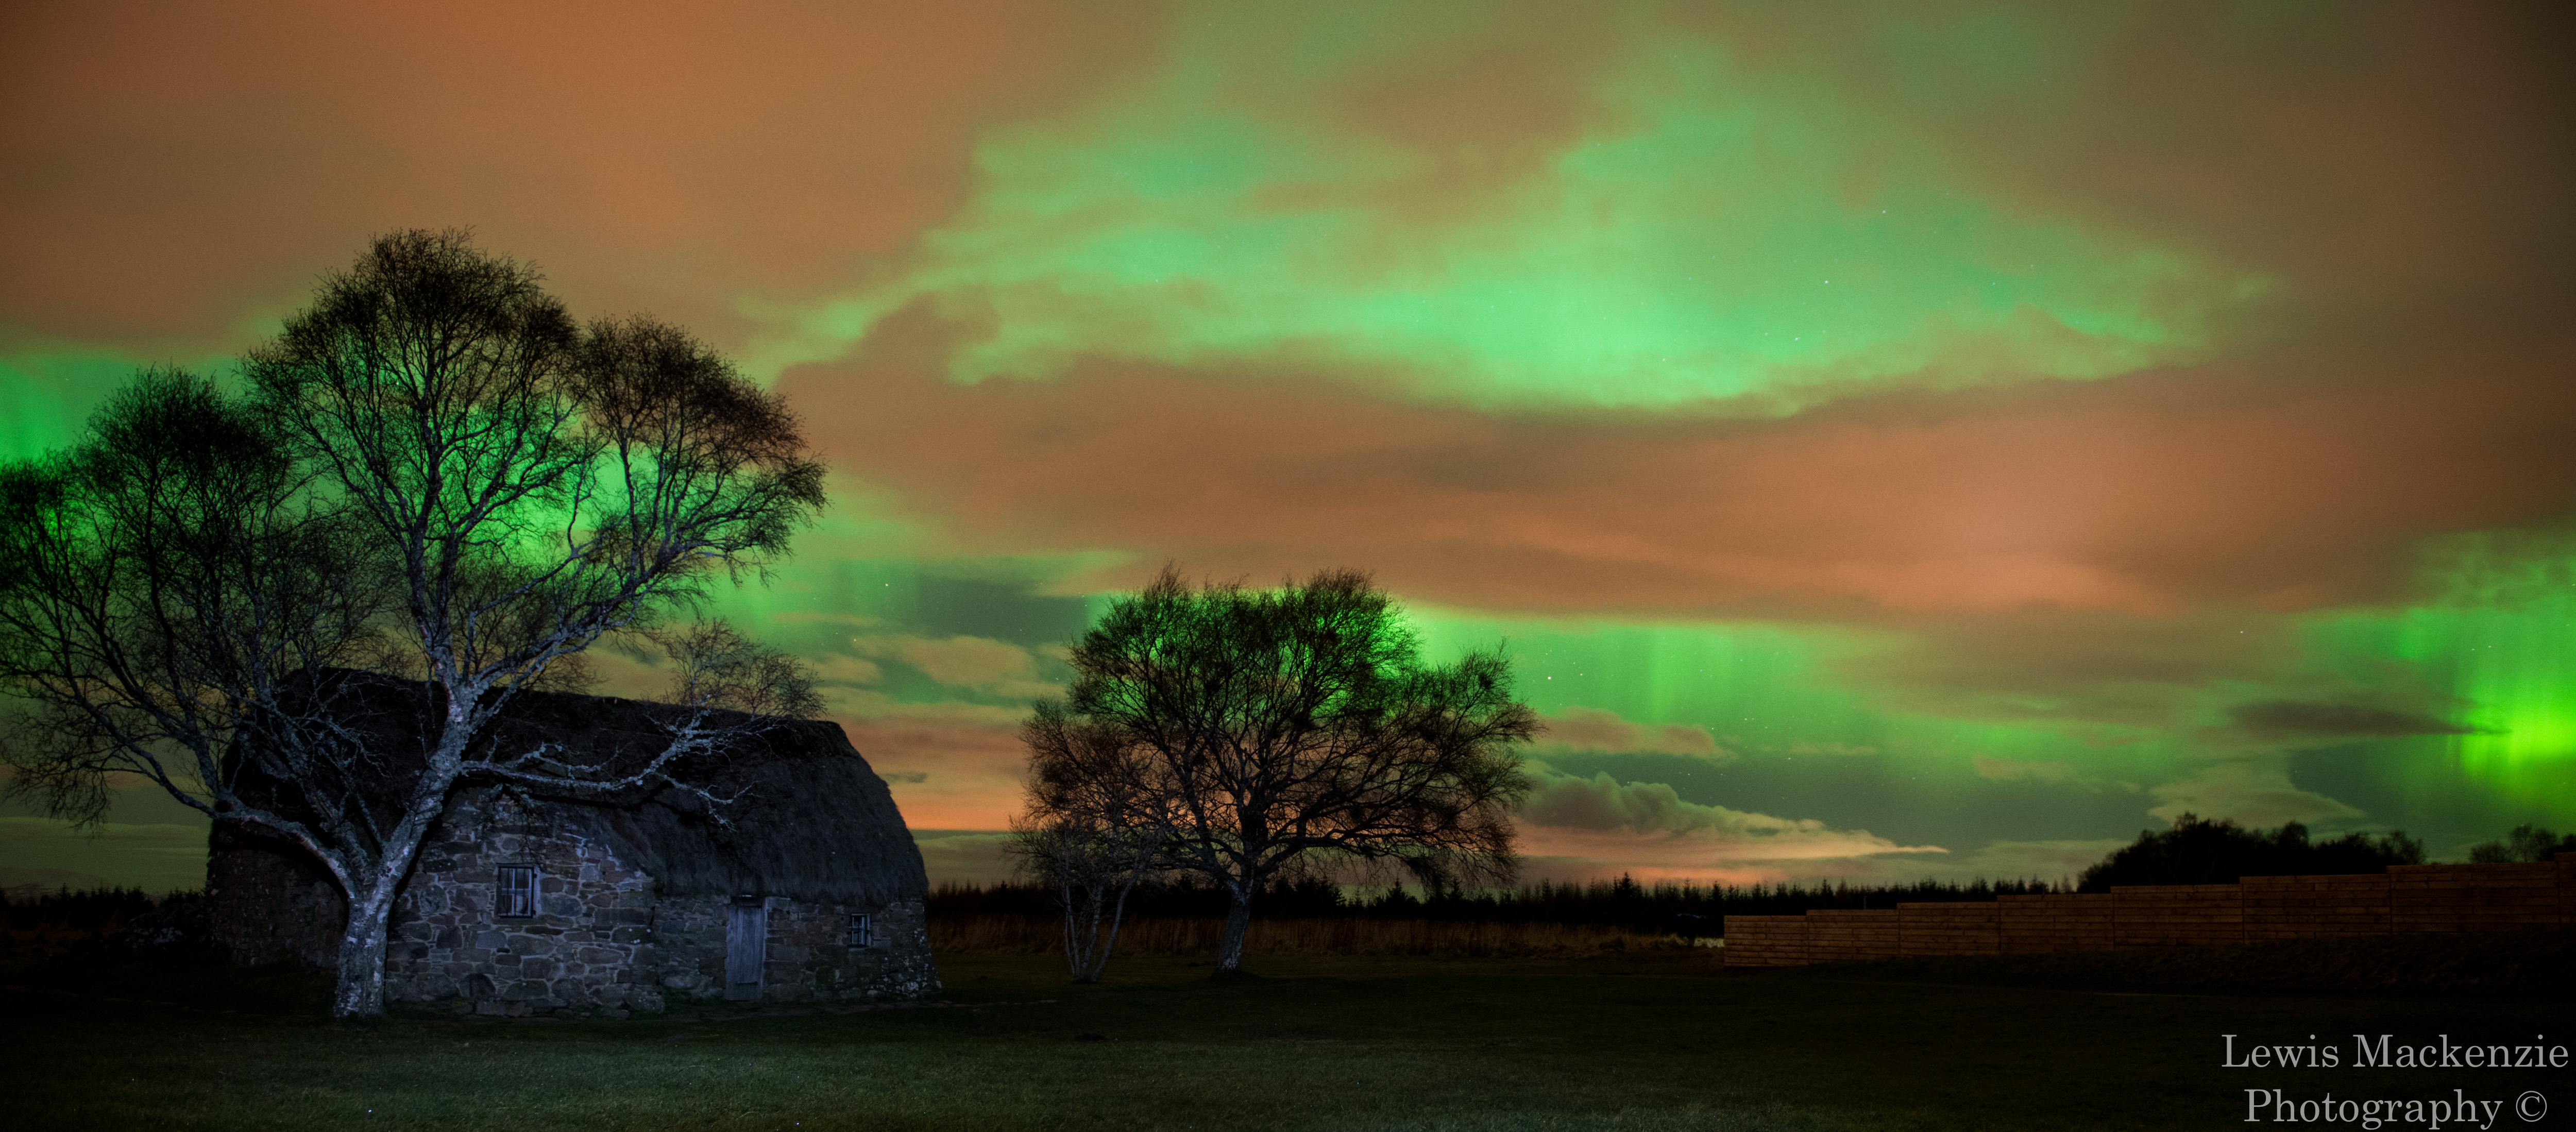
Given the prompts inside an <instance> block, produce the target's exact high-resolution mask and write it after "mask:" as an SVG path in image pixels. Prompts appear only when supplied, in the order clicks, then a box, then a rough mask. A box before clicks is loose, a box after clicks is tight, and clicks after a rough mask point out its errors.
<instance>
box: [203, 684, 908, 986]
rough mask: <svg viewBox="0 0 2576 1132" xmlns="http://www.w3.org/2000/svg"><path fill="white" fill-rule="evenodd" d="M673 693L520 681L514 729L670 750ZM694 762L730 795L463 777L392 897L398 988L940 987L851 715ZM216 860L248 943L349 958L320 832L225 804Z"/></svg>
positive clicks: (216, 908) (258, 952) (308, 958)
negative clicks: (524, 784)
mask: <svg viewBox="0 0 2576 1132" xmlns="http://www.w3.org/2000/svg"><path fill="white" fill-rule="evenodd" d="M677 710H678V709H675V708H672V707H670V706H669V705H663V704H651V703H643V702H638V701H632V700H618V699H608V698H603V697H592V696H576V695H567V694H561V693H522V694H521V695H520V697H519V699H518V701H517V702H516V703H515V704H514V705H513V708H512V710H511V711H510V713H509V714H508V716H507V717H506V718H505V720H504V722H503V724H502V726H501V728H500V731H501V734H500V736H499V738H500V740H501V741H503V742H521V741H527V740H531V739H539V738H541V739H545V740H549V741H553V742H557V743H559V744H562V745H563V746H564V747H565V748H566V749H568V750H569V751H570V752H572V753H573V754H575V755H577V756H579V757H577V758H573V759H570V760H568V761H575V762H584V763H605V764H611V765H613V764H615V763H616V762H618V761H620V760H623V759H632V758H637V757H649V752H652V751H658V750H660V749H661V745H662V743H663V741H664V740H663V739H662V736H661V733H660V732H659V731H658V730H657V729H656V728H655V727H654V721H655V720H656V719H657V718H659V717H661V716H662V715H664V714H665V713H671V712H675V711H677ZM690 777H691V780H692V781H703V782H705V783H707V784H709V785H711V786H712V787H713V788H714V792H715V793H717V794H718V795H719V796H726V797H731V798H733V801H731V802H730V803H729V804H726V805H724V806H722V807H721V808H720V810H718V809H717V808H711V807H709V806H708V805H707V804H706V803H704V802H702V801H700V800H699V799H697V798H696V797H695V796H693V795H690V794H688V793H686V792H684V791H678V790H673V789H669V788H667V787H666V788H664V789H662V790H658V791H653V792H649V793H640V794H637V795H633V796H627V797H613V798H598V797H561V796H548V795H545V794H541V793H536V792H531V791H527V790H523V789H519V788H514V787H498V786H474V787H468V788H464V789H460V790H459V791H457V793H456V794H455V795H454V796H453V797H451V798H450V799H449V802H448V805H447V808H446V810H445V812H444V813H443V814H442V815H441V817H440V822H439V826H438V828H437V829H436V830H434V831H433V832H432V833H431V834H430V836H429V838H428V840H427V841H425V842H424V843H423V845H422V847H421V854H420V858H419V860H418V862H417V863H416V865H415V866H414V869H413V872H412V875H411V877H410V879H409V880H408V881H406V882H405V885H404V888H403V893H402V896H401V898H400V900H399V902H398V903H397V904H396V906H395V909H394V913H393V922H392V924H391V932H390V936H389V939H390V942H389V943H388V945H387V954H386V957H385V995H386V998H387V999H388V1000H389V1001H396V1002H421V1003H453V1004H455V1005H456V1006H457V1008H458V1009H460V1010H465V1009H470V1010H474V1011H478V1012H481V1013H486V1014H504V1015H514V1016H515V1015H524V1014H530V1013H554V1012H576V1013H578V1012H587V1011H598V1012H604V1013H607V1014H610V1015H612V1016H618V1017H623V1016H624V1015H625V1013H626V1012H629V1011H633V1010H645V1011H658V1010H661V1009H662V1008H663V1005H664V1001H665V996H669V995H689V996H700V997H710V998H712V997H722V998H726V999H733V1000H737V1001H770V1002H801V1001H846V1000H861V999H893V998H911V997H915V996H919V995H922V994H926V993H928V992H930V991H934V990H937V989H938V987H939V976H938V972H937V970H936V968H935V967H934V966H933V964H932V960H931V955H930V940H929V935H928V933H927V931H926V929H925V926H924V924H923V919H922V916H923V909H922V901H923V898H924V897H925V896H926V895H928V891H929V884H928V880H927V878H926V877H925V875H924V873H923V871H922V865H921V853H920V850H918V849H917V848H915V847H914V845H913V841H912V835H911V832H910V831H909V830H907V829H906V828H905V827H904V823H903V815H902V814H901V813H899V812H898V811H897V810H896V809H895V805H894V798H893V796H892V795H891V794H890V793H888V791H887V789H886V785H885V782H884V780H882V779H880V778H878V777H877V775H876V773H875V771H873V770H872V769H870V768H869V766H868V763H867V760H866V759H864V758H862V757H860V755H859V753H858V751H857V750H855V749H853V748H852V747H851V746H850V742H849V739H848V738H847V737H846V736H845V735H843V734H842V732H841V729H840V727H839V726H838V725H835V724H832V723H830V722H823V721H813V722H793V723H783V724H779V725H776V726H773V727H771V728H769V729H767V730H765V731H763V732H761V733H759V734H758V736H757V737H756V738H753V739H749V740H746V741H744V742H742V743H740V744H737V745H736V747H735V749H734V750H732V751H731V752H729V753H728V754H727V756H726V757H724V758H723V759H721V760H713V761H711V762H710V763H709V764H707V765H704V766H700V767H697V768H694V769H693V772H692V774H691V775H690ZM252 788H253V787H252V786H251V785H249V784H246V786H245V792H246V793H249V792H250V791H251V790H252ZM719 813H720V816H721V819H722V820H716V819H717V817H718V815H719ZM206 880H207V883H206V890H207V891H206V895H207V905H208V907H207V911H208V915H209V920H210V927H211V929H212V931H213V934H214V936H215V938H216V940H217V941H218V942H220V943H221V944H222V945H224V946H225V947H226V948H227V949H229V950H230V951H231V953H232V955H233V957H234V958H235V959H236V960H237V961H240V962H245V963H261V962H271V961H276V960H280V959H289V958H293V959H301V960H303V961H305V962H308V963H311V964H314V965H316V966H322V967H329V966H331V965H332V963H333V956H334V952H335V949H336V948H337V946H338V939H339V934H340V929H341V926H342V925H343V923H344V922H345V920H346V916H347V912H346V903H345V901H344V899H343V897H342V896H341V893H340V891H339V889H338V887H337V886H336V885H334V884H333V883H332V882H331V880H330V874H329V872H328V871H327V870H325V869H324V868H323V867H322V866H321V864H320V863H319V862H318V861H315V860H313V859H312V858H311V857H310V856H309V855H307V854H305V853H304V851H303V850H302V849H300V848H299V847H297V846H294V845H292V844H289V843H287V842H284V841H279V840H275V839H270V838H265V837H261V836H258V835H257V834H256V833H246V832H244V831H240V830H236V829H232V828H230V827H228V826H226V825H221V824H219V825H218V826H217V827H216V832H215V835H214V839H213V843H212V846H211V854H210V859H209V861H208V865H207V878H206Z"/></svg>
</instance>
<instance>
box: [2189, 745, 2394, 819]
mask: <svg viewBox="0 0 2576 1132" xmlns="http://www.w3.org/2000/svg"><path fill="white" fill-rule="evenodd" d="M2148 793H2149V795H2150V796H2152V797H2153V798H2154V799H2155V800H2156V803H2157V804H2156V806H2155V807H2154V808H2152V809H2150V810H2148V811H2147V812H2148V813H2149V814H2152V815H2154V816H2156V817H2160V818H2163V819H2165V820H2167V821H2171V820H2173V819H2174V818H2177V817H2180V816H2182V815H2183V814H2185V813H2190V814H2195V815H2198V816H2199V817H2201V818H2203V819H2206V820H2210V821H2216V820H2219V819H2221V818H2233V819H2235V820H2236V821H2237V822H2238V823H2240V824H2243V825H2249V826H2276V825H2280V824H2281V823H2283V822H2293V821H2295V822H2304V823H2309V824H2315V823H2318V822H2329V821H2343V820H2349V819H2352V818H2358V817H2361V816H2363V814H2362V811H2360V810H2357V809H2354V808H2352V807H2351V806H2347V805H2345V804H2343V803H2342V802H2338V801H2336V800H2334V799H2332V798H2329V797H2326V796H2325V795H2323V794H2318V793H2314V792H2312V791H2307V790H2301V789H2299V788H2298V787H2297V786H2294V785H2292V784H2291V782H2290V772H2289V769H2288V767H2287V765H2286V763H2285V762H2283V761H2281V760H2278V759H2252V760H2242V761H2230V762H2222V763H2216V764H2213V765H2210V766H2207V767H2204V768H2201V769H2200V770H2199V771H2198V772H2196V773H2194V774H2193V775H2191V776H2190V777H2188V778H2185V779H2181V780H2179V781H2175V782H2168V783H2164V784H2162V785H2159V786H2153V787H2150V788H2149V789H2148Z"/></svg>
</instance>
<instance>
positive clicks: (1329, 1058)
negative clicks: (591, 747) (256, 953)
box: [0, 951, 2576, 1130]
mask: <svg viewBox="0 0 2576 1132" xmlns="http://www.w3.org/2000/svg"><path fill="white" fill-rule="evenodd" d="M941 966H942V971H943V975H944V977H945V978H946V980H947V984H948V986H949V988H950V989H949V990H948V991H947V992H945V993H944V994H942V995H941V996H940V997H939V998H938V999H937V1000H936V1001H935V1003H933V1004H929V1005H924V1006H919V1007H913V1008H907V1009H876V1010H867V1011H859V1012H852V1013H833V1012H828V1011H817V1012H812V1013H789V1012H781V1011H766V1012H747V1011H738V1010H733V1009H727V1008H708V1009H697V1010H685V1011H684V1010H675V1011H674V1012H673V1013H672V1014H670V1015H667V1016H664V1017H661V1018H655V1019H650V1020H645V1019H642V1018H638V1019H636V1020H630V1021H625V1022H609V1021H597V1022H589V1021H583V1022H558V1021H542V1022H539V1021H504V1020H498V1019H485V1018H472V1017H457V1016H451V1015H445V1014H431V1013H411V1014H399V1015H396V1016H395V1017H392V1018H389V1019H387V1020H385V1021H383V1022H379V1023H375V1024H371V1025H362V1026H346V1025H335V1024H332V1023H330V1022H328V1021H324V1020H320V1019H318V1018H317V1017H316V1015H318V1013H319V1011H320V1003H321V993H322V989H323V988H321V987H320V986H319V985H318V984H316V983H315V982H314V981H312V980H311V979H310V978H309V977H306V976H301V975H297V974H293V973H287V972H277V971H260V972H236V971H229V970H223V969H210V970H200V971H181V972H171V971H160V970H138V969H135V968H132V967H120V966H116V965H112V964H102V963H95V962H92V963H88V964H84V963H82V962H80V961H74V960H55V961H53V962H51V963H48V964H45V965H42V966H36V967H22V968H20V969H19V970H17V971H14V972H10V973H8V974H7V975H6V978H5V981H6V982H7V983H8V984H9V990H8V991H7V992H6V996H5V998H0V1004H5V1008H6V1010H7V1012H8V1024H7V1026H6V1028H5V1030H6V1035H7V1036H6V1038H5V1040H6V1042H7V1043H8V1049H7V1051H6V1058H7V1060H6V1064H7V1066H8V1067H9V1085H8V1097H7V1101H6V1104H5V1106H0V1107H5V1110H6V1111H8V1112H10V1113H12V1114H13V1116H12V1120H11V1123H12V1125H13V1126H14V1127H22V1128H31V1129H32V1128H115V1129H129V1128H234V1127H242V1128H334V1129H346V1128H365V1127H384V1128H458V1129H463V1128H601V1129H608V1128H636V1129H643V1128H728V1129H731V1128H742V1129H751V1128H761V1129H796V1128H804V1129H818V1130H819V1129H836V1128H849V1129H977V1130H982V1129H1021V1128H1029V1129H1039V1128H1044V1129H1082V1128H1121V1129H1124V1128H1159V1129H1270V1128H1276V1129H1309V1128H1311V1129H1381V1128H1383V1129H1459V1130H1467V1129H1665V1128H1675V1129H1679V1128H1747V1129H1774V1128H1777V1129H1807V1128H1815V1129H1843V1128H1867V1129H1881V1128H1888V1129H1908V1128H1923V1129H1951V1128H1957V1129H2011V1128H2048V1129H2054V1128H2216V1127H2221V1126H2229V1127H2234V1126H2241V1125H2242V1123H2243V1122H2244V1120H2245V1117H2246V1102H2245V1090H2247V1089H2251V1088H2258V1087H2259V1088H2280V1089H2283V1090H2284V1091H2285V1092H2287V1093H2288V1094H2289V1095H2290V1096H2291V1097H2292V1098H2293V1099H2298V1098H2302V1097H2305V1098H2317V1097H2321V1096H2322V1095H2324V1094H2325V1093H2327V1092H2332V1093H2334V1094H2335V1095H2336V1096H2337V1097H2339V1098H2350V1097H2387V1098H2399V1099H2425V1100H2429V1099H2433V1098H2437V1097H2438V1098H2441V1099H2444V1100H2449V1099H2451V1097H2452V1096H2453V1094H2452V1090H2453V1089H2455V1088H2457V1089H2462V1090H2466V1091H2467V1093H2468V1094H2469V1095H2470V1096H2472V1097H2481V1098H2487V1099H2494V1100H2500V1101H2503V1102H2505V1104H2506V1105H2507V1108H2506V1111H2505V1113H2504V1115H2503V1117H2502V1119H2501V1120H2500V1121H2499V1122H2498V1123H2500V1124H2503V1125H2506V1126H2511V1127H2532V1126H2534V1125H2530V1124H2526V1123H2523V1122H2521V1121H2519V1120H2517V1119H2516V1118H2515V1117H2514V1115H2513V1114H2512V1111H2511V1107H2510V1106H2511V1103H2512V1101H2513V1099H2514V1097H2515V1096H2516V1095H2517V1094H2519V1093H2521V1092H2522V1091H2524V1090H2526V1089H2531V1090H2538V1091H2539V1092H2541V1093H2542V1094H2544V1095H2547V1096H2549V1097H2550V1098H2551V1101H2552V1103H2553V1104H2554V1105H2557V1106H2558V1107H2560V1108H2561V1110H2562V1111H2561V1112H2559V1113H2558V1114H2557V1117H2558V1118H2559V1119H2560V1120H2562V1121H2563V1120H2565V1119H2566V1117H2567V1116H2568V1115H2569V1114H2571V1113H2576V1090H2570V1089H2568V1088H2567V1086H2568V1084H2569V1083H2570V1082H2571V1081H2576V1071H2570V1070H2537V1071H2535V1070H2520V1071H2514V1070H2497V1071H2484V1070H2419V1071H2397V1070H2386V1071H2383V1070H2371V1069H2357V1068H2341V1069H2317V1070H2309V1069H2300V1070H2268V1069H2251V1068H2241V1069H2225V1068H2221V1066H2220V1060H2221V1053H2222V1044H2221V1038H2220V1035H2222V1034H2229V1033H2233V1034H2236V1035H2239V1037H2238V1039H2237V1042H2238V1048H2239V1049H2240V1050H2242V1049H2244V1048H2245V1047H2246V1046H2248V1045H2250V1044H2252V1043H2257V1042H2259V1043H2263V1044H2284V1043H2302V1044H2304V1043H2305V1042H2306V1041H2307V1036H2308V1035H2309V1034H2315V1035H2317V1041H2318V1042H2319V1043H2322V1044H2327V1045H2334V1046H2336V1047H2338V1048H2339V1049H2340V1050H2341V1051H2342V1052H2343V1056H2344V1058H2345V1059H2346V1060H2347V1061H2349V1060H2350V1058H2351V1056H2352V1055H2351V1048H2352V1044H2353V1042H2352V1035H2353V1034H2355V1033H2367V1034H2373V1035H2376V1034H2380V1033H2392V1034H2395V1035H2397V1036H2398V1041H2400V1042H2430V1041H2437V1040H2438V1035H2442V1034H2449V1035H2450V1036H2451V1038H2452V1040H2453V1041H2455V1042H2459V1041H2468V1040H2479V1039H2486V1040H2496V1041H2514V1040H2518V1041H2521V1042H2526V1043H2528V1042H2530V1041H2531V1040H2532V1036H2533V1035H2534V1034H2541V1033H2546V1034H2549V1035H2550V1039H2549V1040H2550V1041H2551V1042H2553V1043H2559V1044H2576V1027H2569V1026H2567V1025H2566V1024H2565V1020H2566V1018H2567V1017H2569V1012H2568V1010H2567V1007H2566V1005H2565V1003H2564V1001H2563V1000H2562V1001H2556V1002H2535V1001H2530V1000H2528V998H2527V997H2526V998H2522V999H2516V998H2506V997H2485V998H2442V997H2427V996H2421V995H2419V996H2415V997H2383V998H2338V997H2331V996H2320V995H2314V994H2309V995H2281V994H2265V993H2238V994H2226V995H2211V994H2170V993H2136V992H2103V991H2099V990H2087V989H2074V988H2069V987H2066V986H2063V985H2059V986H2030V985H2020V986H1998V985H1986V986H1972V985H1958V984H1955V983H1945V982H1942V981H1940V979H1941V976H1942V970H1941V969H1939V968H1938V966H1937V965H1935V966H1934V967H1930V968H1926V967H1923V966H1921V965H1917V966H1916V967H1912V968H1903V969H1898V968H1891V967H1885V966H1855V967H1842V968H1808V969H1801V970H1795V971H1767V972H1743V971H1736V972H1727V971H1723V970H1721V969H1719V968H1718V967H1716V966H1715V965H1714V964H1713V963H1712V962H1711V961H1710V959H1709V957H1708V953H1706V952H1704V951H1702V952H1695V953H1694V952H1678V951H1676V952H1648V953H1628V954H1624V955H1618V954H1604V955H1601V956H1596V957H1591V958H1580V959H1562V960H1504V959H1434V958H1351V957H1298V958H1287V957H1280V958H1273V959H1270V960H1267V961H1258V960H1256V962H1255V963H1254V964H1253V967H1254V970H1255V972H1256V975H1255V977H1250V978H1243V979H1233V980H1226V981H1222V982H1219V981H1211V980H1210V979H1209V978H1208V970H1207V968H1205V967H1201V966H1195V965H1192V964H1190V963H1188V962H1187V961H1185V960H1181V959H1163V958H1138V959H1133V960H1126V961H1122V962H1120V963H1118V964H1117V965H1116V966H1115V967H1114V968H1113V978H1112V981H1111V982H1109V983H1107V984H1104V985H1101V986H1096V987H1077V986H1071V985H1068V984H1067V983H1066V982H1065V981H1064V979H1063V977H1062V974H1061V968H1060V966H1058V965H1057V964H1056V963H1055V962H1054V961H1053V960H1051V959H1049V958H1045V957H1034V956H1022V955H985V956H978V955H965V956H953V957H950V958H947V959H945V960H943V962H942V964H941ZM1960 973H1961V974H1962V976H1963V977H1971V978H1973V977H1979V976H1978V973H1977V972H1976V971H1973V970H1967V969H1964V968H1963V969H1962V970H1961V972H1960ZM1989 981H1990V982H1991V981H1993V980H1991V979H1990V980H1989ZM2025 981H2027V980H2025ZM2109 982H2110V983H2116V982H2117V980H2110V981H2109ZM2106 985H2107V984H2106ZM180 1003H186V1004H187V1005H184V1006H183V1005H178V1004H180ZM31 1115H32V1116H33V1118H34V1119H33V1120H32V1121H31V1120H29V1117H30V1116H31ZM2266 1123H2269V1121H2266ZM2476 1123H2477V1122H2475V1121H2471V1122H2469V1126H2472V1127H2474V1126H2476ZM2417 1126H2418V1127H2420V1126H2421V1125H2417ZM2459 1126H2460V1125H2459V1124H2458V1123H2445V1124H2444V1125H2443V1127H2446V1128H2448V1127H2459ZM2537 1126H2540V1127H2547V1126H2550V1123H2549V1122H2547V1121H2544V1122H2543V1123H2542V1124H2540V1125H2537Z"/></svg>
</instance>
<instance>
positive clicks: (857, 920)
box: [850, 915, 877, 947]
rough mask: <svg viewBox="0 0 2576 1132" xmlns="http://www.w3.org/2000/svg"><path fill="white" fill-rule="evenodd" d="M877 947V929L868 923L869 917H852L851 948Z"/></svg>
mask: <svg viewBox="0 0 2576 1132" xmlns="http://www.w3.org/2000/svg"><path fill="white" fill-rule="evenodd" d="M876 945H877V933H876V928H875V927H874V926H873V925H871V924H869V923H868V918H867V916H865V915H852V916H851V917H850V946H852V947H875V946H876Z"/></svg>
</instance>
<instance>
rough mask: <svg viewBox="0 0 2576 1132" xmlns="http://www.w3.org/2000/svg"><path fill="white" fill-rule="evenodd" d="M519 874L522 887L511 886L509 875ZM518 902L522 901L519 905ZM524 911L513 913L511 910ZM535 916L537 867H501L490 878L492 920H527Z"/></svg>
mask: <svg viewBox="0 0 2576 1132" xmlns="http://www.w3.org/2000/svg"><path fill="white" fill-rule="evenodd" d="M512 873H517V874H520V876H521V877H523V878H524V879H525V881H526V883H525V884H524V885H512V884H511V883H510V881H511V874H512ZM518 901H524V903H520V902H518ZM514 908H517V909H524V910H522V911H513V910H512V909H514ZM536 915H537V867H536V866H535V865H502V866H499V867H498V868H497V869H495V870H494V872H493V876H492V918H493V919H496V920H529V919H534V918H536Z"/></svg>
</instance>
